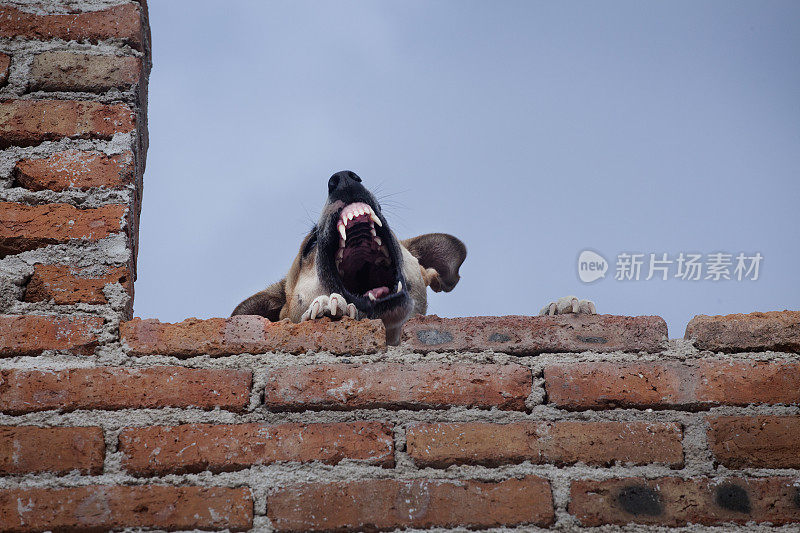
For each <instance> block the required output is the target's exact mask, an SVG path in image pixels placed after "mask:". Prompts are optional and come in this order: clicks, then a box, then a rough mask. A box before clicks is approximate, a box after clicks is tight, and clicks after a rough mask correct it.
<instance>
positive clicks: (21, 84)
mask: <svg viewBox="0 0 800 533" xmlns="http://www.w3.org/2000/svg"><path fill="white" fill-rule="evenodd" d="M0 4H6V2H0ZM0 52H2V53H4V54H7V55H9V56H11V65H10V66H9V72H8V82H7V83H6V85H4V86H3V87H0V100H5V99H8V98H18V99H23V100H26V99H37V100H45V99H46V100H50V99H53V100H94V101H97V102H101V103H104V104H111V103H118V102H123V103H126V104H129V105H131V106H132V107H135V106H136V105H137V103H138V98H137V93H136V89H135V88H131V89H128V90H120V89H110V90H108V91H106V92H102V93H95V92H83V91H69V92H67V91H34V92H29V91H28V87H29V84H30V80H31V76H30V71H31V66H32V65H33V58H34V57H35V56H36V55H37V54H41V53H42V52H80V53H84V54H91V55H114V56H132V57H138V58H141V59H142V60H143V61H145V60H146V58H145V55H144V52H140V51H138V50H136V49H134V48H131V47H130V46H128V45H127V44H124V43H122V42H117V41H114V40H106V41H100V42H99V43H97V44H88V43H82V42H78V41H65V40H63V39H52V40H47V41H36V40H30V39H26V40H21V39H0Z"/></svg>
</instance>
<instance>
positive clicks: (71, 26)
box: [0, 3, 143, 50]
mask: <svg viewBox="0 0 800 533" xmlns="http://www.w3.org/2000/svg"><path fill="white" fill-rule="evenodd" d="M140 17H141V15H140V13H139V6H138V4H136V3H128V4H122V5H119V6H114V7H110V8H108V9H102V10H98V11H87V12H83V13H70V14H54V15H39V14H35V13H29V12H26V11H22V10H20V9H17V8H15V7H11V6H0V37H7V38H14V37H22V38H25V39H39V40H47V39H64V40H66V41H90V42H95V43H96V42H98V41H102V40H105V39H118V40H121V41H123V42H125V43H126V44H129V45H131V46H132V47H134V48H136V49H139V50H141V48H142V40H143V35H142V23H141V18H140Z"/></svg>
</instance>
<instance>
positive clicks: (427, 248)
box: [231, 170, 595, 346]
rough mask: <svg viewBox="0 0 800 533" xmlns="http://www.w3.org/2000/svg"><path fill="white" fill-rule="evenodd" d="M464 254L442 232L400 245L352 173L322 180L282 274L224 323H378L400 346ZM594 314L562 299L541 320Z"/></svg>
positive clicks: (451, 282) (454, 279)
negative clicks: (251, 319) (246, 318)
mask: <svg viewBox="0 0 800 533" xmlns="http://www.w3.org/2000/svg"><path fill="white" fill-rule="evenodd" d="M466 257H467V247H466V246H465V245H464V243H463V242H461V241H460V240H459V239H457V238H456V237H454V236H452V235H449V234H446V233H427V234H424V235H419V236H417V237H413V238H410V239H406V240H403V241H401V240H399V239H398V238H397V236H396V235H395V234H394V232H393V231H392V230H391V229H390V228H389V224H388V223H387V221H386V219H385V218H384V216H383V213H382V211H381V205H380V203H379V202H378V200H377V199H376V198H375V196H374V195H373V194H372V193H370V192H369V191H368V190H367V188H366V187H364V185H362V182H361V178H360V177H359V176H358V175H356V174H355V173H354V172H351V171H349V170H343V171H341V172H337V173H336V174H334V175H333V176H331V177H330V179H329V180H328V199H327V201H326V202H325V205H324V206H323V208H322V214H321V215H320V217H319V221H318V222H317V224H316V225H315V226H314V227H313V228H312V229H311V231H310V232H309V233H308V235H306V237H305V238H304V239H303V242H302V243H301V244H300V250H299V252H298V254H297V256H296V257H295V259H294V262H293V263H292V266H291V268H290V269H289V273H288V274H287V275H286V277H285V278H283V279H282V280H280V281H278V282H276V283H273V284H272V285H270V286H269V287H267V288H266V289H264V290H263V291H260V292H257V293H256V294H254V295H253V296H251V297H249V298H247V299H246V300H244V301H243V302H242V303H240V304H239V305H237V306H236V308H235V309H234V310H233V313H232V315H231V316H235V315H260V316H263V317H266V318H268V319H269V320H271V321H273V322H276V321H278V320H283V319H285V318H288V319H290V320H291V321H292V322H302V321H305V320H314V319H316V318H321V317H325V316H327V317H330V318H333V319H336V318H341V317H343V316H349V317H350V318H355V319H361V318H373V319H380V320H382V321H383V324H384V326H385V329H386V343H387V344H388V345H390V346H394V345H397V344H399V343H400V337H401V334H402V328H403V324H405V322H406V321H407V320H408V319H409V318H410V317H411V316H412V315H415V314H420V315H424V314H425V313H426V311H427V308H428V298H427V288H428V287H430V288H431V290H433V291H434V292H450V291H451V290H453V288H454V287H455V286H456V284H457V283H458V280H459V279H460V275H459V268H460V267H461V264H462V263H463V262H464V260H465V259H466ZM572 312H574V313H581V312H585V313H588V312H591V313H594V312H595V310H594V304H593V303H591V302H588V301H587V300H578V299H577V298H576V297H573V296H569V297H565V298H561V299H559V300H558V301H556V302H551V303H550V304H548V305H547V306H545V308H544V309H542V311H541V313H540V314H551V315H552V314H563V313H572Z"/></svg>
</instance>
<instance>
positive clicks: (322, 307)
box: [300, 292, 358, 322]
mask: <svg viewBox="0 0 800 533" xmlns="http://www.w3.org/2000/svg"><path fill="white" fill-rule="evenodd" d="M324 316H328V317H331V318H342V317H343V316H349V317H350V318H358V309H356V306H355V305H353V304H349V303H347V300H345V299H344V296H342V295H341V294H337V293H335V292H334V293H331V295H330V296H327V295H325V294H323V295H322V296H317V297H316V298H314V301H313V302H311V305H309V306H308V309H306V312H305V313H303V315H302V316H301V317H300V321H301V322H305V321H306V320H314V319H316V318H322V317H324Z"/></svg>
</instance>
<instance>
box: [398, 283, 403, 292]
mask: <svg viewBox="0 0 800 533" xmlns="http://www.w3.org/2000/svg"><path fill="white" fill-rule="evenodd" d="M402 290H403V282H402V281H398V282H397V292H400V291H402Z"/></svg>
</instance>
